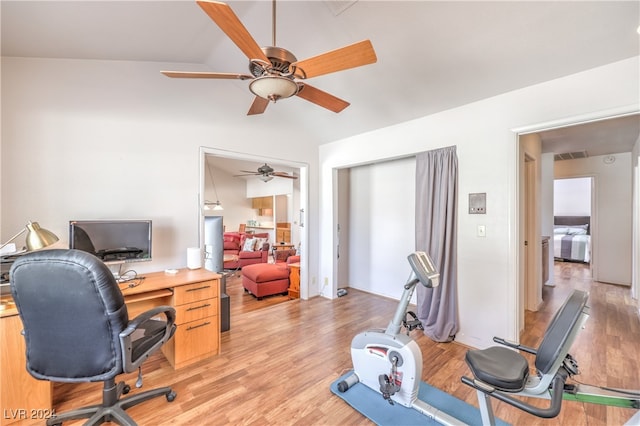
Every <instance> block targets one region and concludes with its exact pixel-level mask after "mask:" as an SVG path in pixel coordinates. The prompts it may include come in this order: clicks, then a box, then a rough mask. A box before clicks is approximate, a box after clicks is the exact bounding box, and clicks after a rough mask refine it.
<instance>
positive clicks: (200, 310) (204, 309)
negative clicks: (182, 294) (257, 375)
mask: <svg viewBox="0 0 640 426" xmlns="http://www.w3.org/2000/svg"><path fill="white" fill-rule="evenodd" d="M214 315H218V298H217V297H216V298H213V299H205V300H199V301H197V302H192V303H187V304H186V305H178V306H176V324H184V323H186V322H191V321H196V320H200V319H203V318H206V317H210V316H214Z"/></svg>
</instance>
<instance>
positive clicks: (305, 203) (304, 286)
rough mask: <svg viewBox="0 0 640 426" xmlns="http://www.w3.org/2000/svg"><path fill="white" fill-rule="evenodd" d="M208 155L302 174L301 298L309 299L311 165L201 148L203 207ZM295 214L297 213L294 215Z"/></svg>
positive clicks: (201, 225)
mask: <svg viewBox="0 0 640 426" xmlns="http://www.w3.org/2000/svg"><path fill="white" fill-rule="evenodd" d="M207 155H212V156H217V157H224V158H228V159H230V160H243V161H255V162H256V163H264V162H267V163H271V164H278V165H282V166H287V167H292V168H297V169H298V170H299V172H300V176H299V178H300V207H299V208H300V298H301V299H304V300H306V299H308V298H309V278H308V277H309V256H308V248H307V247H308V241H309V228H308V226H305V223H304V219H305V218H304V212H307V211H309V210H308V209H309V165H308V164H307V163H301V162H298V161H291V160H284V159H280V158H270V157H265V156H263V155H252V154H246V153H242V152H235V151H227V150H223V149H216V148H209V147H204V146H201V147H200V149H199V152H198V156H199V158H198V164H199V168H200V177H199V184H198V203H199V205H202V202H204V190H205V161H206V157H207ZM294 214H295V213H294ZM198 223H199V231H198V232H199V233H198V238H199V241H198V245H199V246H200V245H201V242H203V241H204V214H202V209H200V208H199V209H198Z"/></svg>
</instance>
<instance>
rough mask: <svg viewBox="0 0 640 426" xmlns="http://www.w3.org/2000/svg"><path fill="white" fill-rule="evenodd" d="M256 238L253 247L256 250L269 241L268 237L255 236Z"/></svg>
mask: <svg viewBox="0 0 640 426" xmlns="http://www.w3.org/2000/svg"><path fill="white" fill-rule="evenodd" d="M255 240H256V245H255V246H253V249H254V250H255V251H260V250H262V246H263V245H264V243H266V242H267V238H255Z"/></svg>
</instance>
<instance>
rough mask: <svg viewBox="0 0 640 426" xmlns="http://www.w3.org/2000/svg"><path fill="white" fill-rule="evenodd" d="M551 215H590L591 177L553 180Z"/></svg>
mask: <svg viewBox="0 0 640 426" xmlns="http://www.w3.org/2000/svg"><path fill="white" fill-rule="evenodd" d="M567 161H570V160H567ZM576 161H581V160H576ZM559 166H561V165H559ZM559 168H560V167H559ZM553 215H554V216H591V178H590V177H582V178H564V179H556V180H555V181H554V182H553Z"/></svg>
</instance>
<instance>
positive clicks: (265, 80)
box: [249, 75, 299, 102]
mask: <svg viewBox="0 0 640 426" xmlns="http://www.w3.org/2000/svg"><path fill="white" fill-rule="evenodd" d="M249 90H251V93H253V94H254V95H256V96H260V97H261V98H264V99H268V100H270V101H272V102H275V101H277V100H278V99H285V98H290V97H291V96H293V95H295V94H297V93H298V90H299V88H298V84H297V83H296V82H295V81H293V80H292V79H291V78H287V77H282V76H279V75H265V76H262V77H258V78H256V79H254V80H253V81H252V82H251V83H250V84H249Z"/></svg>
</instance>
